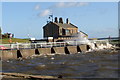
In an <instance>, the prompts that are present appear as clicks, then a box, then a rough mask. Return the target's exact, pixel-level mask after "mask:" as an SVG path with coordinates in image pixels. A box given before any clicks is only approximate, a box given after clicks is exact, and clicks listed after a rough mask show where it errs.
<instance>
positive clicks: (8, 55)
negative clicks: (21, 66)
mask: <svg viewBox="0 0 120 80" xmlns="http://www.w3.org/2000/svg"><path fill="white" fill-rule="evenodd" d="M89 48H90V47H89V46H88V45H79V46H66V47H51V48H37V49H19V50H1V51H0V56H1V59H2V60H8V59H17V58H27V57H31V56H32V55H35V54H37V55H40V54H43V55H49V54H76V53H78V52H85V51H88V50H89Z"/></svg>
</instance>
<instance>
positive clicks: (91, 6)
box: [0, 2, 118, 39]
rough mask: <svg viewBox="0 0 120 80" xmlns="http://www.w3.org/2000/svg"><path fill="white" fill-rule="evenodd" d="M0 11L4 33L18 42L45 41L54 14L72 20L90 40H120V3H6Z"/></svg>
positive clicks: (3, 3) (1, 6) (0, 23)
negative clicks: (42, 39)
mask: <svg viewBox="0 0 120 80" xmlns="http://www.w3.org/2000/svg"><path fill="white" fill-rule="evenodd" d="M0 11H1V12H0V15H2V16H0V17H2V22H0V26H2V31H3V32H2V33H7V32H10V33H13V34H14V35H15V37H16V38H28V37H31V38H37V39H41V38H43V26H44V25H46V23H47V20H48V17H49V15H51V14H53V17H58V18H59V17H62V18H63V21H64V22H66V21H65V20H66V18H69V20H70V22H71V23H72V24H74V25H76V26H77V27H78V28H79V31H83V32H85V33H87V34H88V36H89V38H101V37H109V36H111V37H116V36H118V3H117V2H2V3H0ZM0 20H1V19H0ZM28 34H29V35H28Z"/></svg>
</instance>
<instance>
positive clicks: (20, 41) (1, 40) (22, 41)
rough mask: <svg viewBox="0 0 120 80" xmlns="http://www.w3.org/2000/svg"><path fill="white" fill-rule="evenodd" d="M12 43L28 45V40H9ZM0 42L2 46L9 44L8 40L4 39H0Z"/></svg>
mask: <svg viewBox="0 0 120 80" xmlns="http://www.w3.org/2000/svg"><path fill="white" fill-rule="evenodd" d="M11 40H12V43H16V42H18V43H29V42H30V41H29V39H18V38H11ZM0 42H2V44H9V38H5V39H0Z"/></svg>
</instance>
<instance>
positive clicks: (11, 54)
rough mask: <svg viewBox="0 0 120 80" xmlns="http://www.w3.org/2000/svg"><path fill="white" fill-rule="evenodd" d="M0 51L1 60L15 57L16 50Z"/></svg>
mask: <svg viewBox="0 0 120 80" xmlns="http://www.w3.org/2000/svg"><path fill="white" fill-rule="evenodd" d="M1 52H2V54H1V58H2V60H7V59H17V50H3V51H1Z"/></svg>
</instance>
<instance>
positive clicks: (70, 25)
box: [43, 22, 78, 28]
mask: <svg viewBox="0 0 120 80" xmlns="http://www.w3.org/2000/svg"><path fill="white" fill-rule="evenodd" d="M48 24H55V25H57V26H59V27H62V28H78V27H77V26H75V25H73V24H71V23H69V24H67V23H63V24H62V23H56V22H49V23H47V24H46V25H48ZM46 25H45V26H46ZM45 26H44V27H45ZM44 27H43V28H44Z"/></svg>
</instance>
